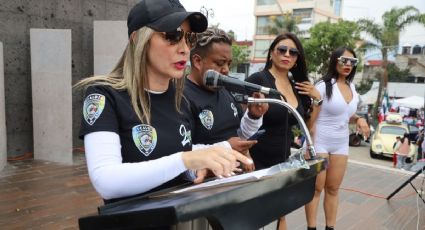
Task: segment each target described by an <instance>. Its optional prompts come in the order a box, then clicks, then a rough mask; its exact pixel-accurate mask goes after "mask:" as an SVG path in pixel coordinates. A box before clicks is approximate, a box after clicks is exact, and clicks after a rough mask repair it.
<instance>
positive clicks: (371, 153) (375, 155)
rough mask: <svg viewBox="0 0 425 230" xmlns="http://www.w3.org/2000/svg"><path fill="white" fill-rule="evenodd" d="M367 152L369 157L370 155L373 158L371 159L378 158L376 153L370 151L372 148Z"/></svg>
mask: <svg viewBox="0 0 425 230" xmlns="http://www.w3.org/2000/svg"><path fill="white" fill-rule="evenodd" d="M369 153H370V157H371V158H373V159H376V158H378V154H375V153H374V152H373V151H372V149H370V151H369Z"/></svg>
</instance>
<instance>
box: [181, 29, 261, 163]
mask: <svg viewBox="0 0 425 230" xmlns="http://www.w3.org/2000/svg"><path fill="white" fill-rule="evenodd" d="M190 61H191V73H190V74H189V75H188V76H187V80H186V82H185V89H184V95H185V96H186V98H187V99H188V100H189V101H190V102H191V103H190V104H191V108H192V114H193V116H194V117H195V127H196V128H195V131H194V133H192V141H193V143H194V144H216V143H220V144H221V145H222V146H226V147H227V148H229V149H234V150H237V151H239V152H241V153H244V154H246V155H247V156H249V151H248V150H249V148H251V147H252V146H253V145H254V144H255V143H256V142H257V141H256V140H247V139H248V138H249V137H250V136H252V135H253V134H254V133H256V132H257V130H258V128H259V127H260V126H261V125H262V115H263V114H264V113H265V112H266V111H267V109H268V104H266V103H262V104H261V105H258V104H257V105H249V106H248V109H247V110H246V111H243V110H242V108H241V106H240V104H239V103H237V102H236V100H235V98H234V97H233V95H232V94H231V93H230V92H229V91H227V90H226V89H224V88H218V89H214V88H210V87H207V86H205V85H204V83H203V78H204V75H205V72H206V71H207V70H210V69H211V70H214V71H217V72H219V73H220V74H222V75H229V71H230V65H231V62H232V40H231V39H230V37H229V36H228V35H227V34H226V32H224V31H223V30H221V29H218V28H215V27H212V28H208V29H207V30H206V31H205V32H203V33H199V34H197V43H196V45H195V46H194V47H193V48H192V50H191V54H190ZM258 96H259V95H258ZM253 169H254V167H253V165H249V167H246V168H245V170H248V171H251V170H253Z"/></svg>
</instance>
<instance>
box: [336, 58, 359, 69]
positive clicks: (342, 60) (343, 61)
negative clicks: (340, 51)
mask: <svg viewBox="0 0 425 230" xmlns="http://www.w3.org/2000/svg"><path fill="white" fill-rule="evenodd" d="M337 60H338V63H339V64H340V65H348V62H350V65H351V66H353V67H354V66H356V65H357V62H358V61H359V59H357V58H353V57H344V56H341V57H339V58H338V59H337Z"/></svg>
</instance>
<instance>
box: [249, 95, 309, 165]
mask: <svg viewBox="0 0 425 230" xmlns="http://www.w3.org/2000/svg"><path fill="white" fill-rule="evenodd" d="M244 100H246V102H248V103H273V104H279V105H282V106H284V107H286V108H287V109H289V110H290V111H291V112H292V114H294V115H295V119H297V121H298V123H299V124H300V126H301V131H302V132H303V133H304V135H305V137H306V141H307V148H308V150H309V151H308V152H309V155H310V159H316V150H315V149H314V146H313V139H312V138H311V136H310V133H309V132H308V129H307V125H306V124H305V122H304V120H303V118H302V117H301V115H300V114H299V113H298V111H297V110H296V109H294V108H293V107H292V106H291V105H289V104H288V103H287V102H284V101H281V100H278V99H272V98H253V97H247V98H246V97H245V98H244Z"/></svg>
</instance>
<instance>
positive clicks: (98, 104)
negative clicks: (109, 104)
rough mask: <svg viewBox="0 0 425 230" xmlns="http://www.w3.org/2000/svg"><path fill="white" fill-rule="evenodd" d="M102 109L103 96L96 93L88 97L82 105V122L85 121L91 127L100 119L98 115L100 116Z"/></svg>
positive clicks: (103, 106) (103, 104)
mask: <svg viewBox="0 0 425 230" xmlns="http://www.w3.org/2000/svg"><path fill="white" fill-rule="evenodd" d="M104 108H105V96H103V95H102V94H98V93H93V94H90V95H88V96H87V97H86V99H85V100H84V105H83V115H84V120H86V122H87V123H88V124H89V125H93V124H94V122H96V120H97V119H98V118H99V117H100V114H102V111H103V109H104Z"/></svg>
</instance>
